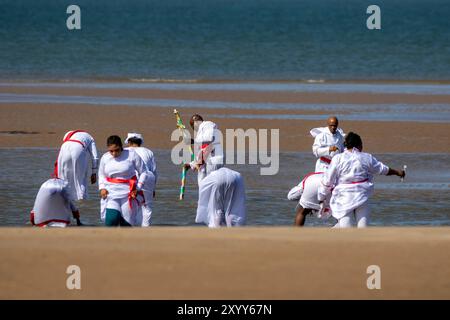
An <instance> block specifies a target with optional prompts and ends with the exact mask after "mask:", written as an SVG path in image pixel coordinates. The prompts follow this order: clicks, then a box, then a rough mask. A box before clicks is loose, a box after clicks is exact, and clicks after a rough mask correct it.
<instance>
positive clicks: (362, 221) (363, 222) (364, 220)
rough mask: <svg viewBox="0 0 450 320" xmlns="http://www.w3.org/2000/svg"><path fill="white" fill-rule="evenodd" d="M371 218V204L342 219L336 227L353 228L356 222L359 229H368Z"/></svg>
mask: <svg viewBox="0 0 450 320" xmlns="http://www.w3.org/2000/svg"><path fill="white" fill-rule="evenodd" d="M369 216H370V208H369V204H368V203H366V204H364V205H362V206H361V207H358V208H356V209H355V210H353V211H352V212H350V213H347V214H346V215H345V216H343V217H342V218H340V219H339V221H338V223H337V224H336V226H335V227H337V228H351V227H352V226H353V225H354V224H355V220H356V226H357V227H358V228H366V227H367V225H368V224H369Z"/></svg>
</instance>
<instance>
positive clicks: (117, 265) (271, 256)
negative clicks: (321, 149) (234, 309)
mask: <svg viewBox="0 0 450 320" xmlns="http://www.w3.org/2000/svg"><path fill="white" fill-rule="evenodd" d="M0 256H1V257H2V259H1V262H0V298H1V299H449V298H450V268H449V267H448V261H449V259H450V229H449V228H448V227H447V228H400V229H399V228H373V229H367V230H330V229H323V228H316V229H303V230H300V229H295V228H241V229H218V230H208V229H207V228H195V227H194V228H152V229H151V230H148V229H147V230H143V229H141V230H136V229H135V230H124V229H115V230H114V229H98V228H97V229H90V228H83V229H77V228H69V229H66V230H43V229H30V228H2V229H1V232H0ZM69 265H78V266H79V267H80V268H81V290H68V289H67V288H66V279H67V277H68V275H67V274H66V268H67V267H68V266H69ZM369 265H378V266H379V267H380V268H381V289H380V290H369V289H368V288H367V285H366V283H367V278H368V277H369V274H367V273H366V271H367V267H368V266H369Z"/></svg>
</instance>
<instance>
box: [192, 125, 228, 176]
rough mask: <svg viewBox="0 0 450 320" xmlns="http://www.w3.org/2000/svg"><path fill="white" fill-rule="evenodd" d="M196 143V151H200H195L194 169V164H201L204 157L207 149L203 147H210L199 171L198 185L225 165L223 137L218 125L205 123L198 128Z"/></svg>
mask: <svg viewBox="0 0 450 320" xmlns="http://www.w3.org/2000/svg"><path fill="white" fill-rule="evenodd" d="M194 142H195V150H197V149H199V150H198V152H196V151H194V152H196V157H195V161H193V162H191V168H192V169H193V168H194V164H195V163H196V162H199V161H200V160H201V159H202V157H203V155H204V151H205V149H202V148H201V147H202V146H203V145H205V144H207V145H209V147H208V151H210V152H209V155H208V156H207V157H206V159H203V160H204V162H205V163H204V164H203V165H201V166H200V170H199V171H198V183H200V181H201V180H203V179H204V178H205V177H206V176H207V175H208V174H210V173H211V172H213V171H214V170H217V169H219V168H221V167H223V164H224V156H223V148H222V141H221V135H220V133H219V129H218V127H217V125H216V124H215V123H214V122H212V121H203V122H202V123H201V124H200V125H199V127H198V130H197V133H196V136H195V140H194Z"/></svg>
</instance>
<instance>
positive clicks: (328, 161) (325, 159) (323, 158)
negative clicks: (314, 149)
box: [320, 157, 331, 164]
mask: <svg viewBox="0 0 450 320" xmlns="http://www.w3.org/2000/svg"><path fill="white" fill-rule="evenodd" d="M320 160H321V161H323V162H326V163H328V164H330V163H331V159H328V158H325V157H320Z"/></svg>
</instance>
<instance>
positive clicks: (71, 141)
mask: <svg viewBox="0 0 450 320" xmlns="http://www.w3.org/2000/svg"><path fill="white" fill-rule="evenodd" d="M89 158H90V159H91V168H90V169H91V179H90V180H91V184H94V183H96V182H97V163H98V153H97V148H96V145H95V140H94V138H93V137H92V136H91V135H90V134H89V133H87V132H85V131H82V130H73V131H69V132H67V133H66V134H65V135H64V138H63V144H62V145H61V148H60V150H59V154H58V158H57V160H56V162H55V170H54V176H55V178H60V179H63V180H66V181H67V182H68V183H69V185H70V190H71V191H70V196H71V197H72V199H74V200H82V199H87V184H88V183H87V181H88V175H89Z"/></svg>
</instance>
